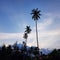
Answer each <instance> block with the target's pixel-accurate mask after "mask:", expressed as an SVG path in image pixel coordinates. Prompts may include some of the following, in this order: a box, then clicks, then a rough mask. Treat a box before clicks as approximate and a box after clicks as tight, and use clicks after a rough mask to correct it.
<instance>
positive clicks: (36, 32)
mask: <svg viewBox="0 0 60 60" xmlns="http://www.w3.org/2000/svg"><path fill="white" fill-rule="evenodd" d="M35 23H36V40H37V47H38V48H39V43H38V31H37V20H35Z"/></svg>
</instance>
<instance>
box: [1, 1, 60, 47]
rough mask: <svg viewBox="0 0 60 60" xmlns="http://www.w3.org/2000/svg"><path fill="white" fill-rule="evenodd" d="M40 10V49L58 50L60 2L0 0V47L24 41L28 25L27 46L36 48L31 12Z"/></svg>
mask: <svg viewBox="0 0 60 60" xmlns="http://www.w3.org/2000/svg"><path fill="white" fill-rule="evenodd" d="M34 8H38V9H39V10H41V14H42V15H41V18H40V19H39V20H38V33H39V46H40V48H60V43H59V42H60V1H59V0H0V45H2V44H6V45H8V44H14V43H15V42H16V41H18V43H22V41H24V38H23V34H24V30H25V27H26V25H30V26H31V29H32V32H31V34H29V37H28V41H27V44H28V45H29V46H36V39H35V22H34V20H32V18H31V15H30V13H31V10H32V9H34Z"/></svg>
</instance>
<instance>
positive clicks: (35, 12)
mask: <svg viewBox="0 0 60 60" xmlns="http://www.w3.org/2000/svg"><path fill="white" fill-rule="evenodd" d="M40 12H41V11H40V10H38V8H37V9H33V10H32V13H31V15H32V19H34V21H35V24H36V40H37V47H38V48H39V43H38V31H37V21H38V19H39V18H40V15H41V14H40Z"/></svg>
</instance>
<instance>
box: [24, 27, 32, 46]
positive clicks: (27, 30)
mask: <svg viewBox="0 0 60 60" xmlns="http://www.w3.org/2000/svg"><path fill="white" fill-rule="evenodd" d="M25 29H26V30H25V33H24V38H25V39H26V41H25V42H26V45H27V38H28V34H29V33H30V32H31V28H30V26H26V28H25Z"/></svg>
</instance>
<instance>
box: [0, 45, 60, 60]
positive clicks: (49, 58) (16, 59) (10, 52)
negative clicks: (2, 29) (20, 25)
mask: <svg viewBox="0 0 60 60" xmlns="http://www.w3.org/2000/svg"><path fill="white" fill-rule="evenodd" d="M0 60H60V49H54V50H53V51H52V52H51V53H49V54H48V55H45V54H42V52H41V53H39V51H38V48H37V47H35V48H33V47H30V49H29V50H27V48H26V46H24V47H22V48H21V49H19V47H17V46H16V45H14V46H11V45H9V46H7V47H6V46H5V45H3V46H2V47H1V48H0Z"/></svg>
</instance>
